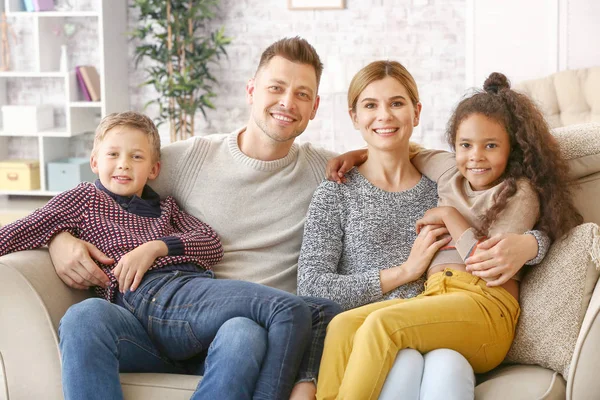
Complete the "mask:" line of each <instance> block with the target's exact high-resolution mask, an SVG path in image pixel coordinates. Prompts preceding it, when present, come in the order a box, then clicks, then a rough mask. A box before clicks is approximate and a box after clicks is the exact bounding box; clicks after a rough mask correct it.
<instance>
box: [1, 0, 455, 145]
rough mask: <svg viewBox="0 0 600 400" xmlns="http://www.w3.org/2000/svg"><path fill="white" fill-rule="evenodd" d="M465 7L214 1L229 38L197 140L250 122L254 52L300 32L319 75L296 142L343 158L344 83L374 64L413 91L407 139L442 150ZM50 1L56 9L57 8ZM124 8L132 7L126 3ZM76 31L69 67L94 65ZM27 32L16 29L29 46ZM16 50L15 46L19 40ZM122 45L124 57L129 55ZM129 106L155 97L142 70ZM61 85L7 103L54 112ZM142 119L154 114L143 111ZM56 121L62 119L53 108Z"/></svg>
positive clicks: (89, 31)
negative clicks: (418, 106) (402, 73)
mask: <svg viewBox="0 0 600 400" xmlns="http://www.w3.org/2000/svg"><path fill="white" fill-rule="evenodd" d="M69 1H70V3H71V5H72V6H73V7H74V8H77V9H82V8H84V9H90V8H92V9H93V8H94V3H95V2H96V1H97V0H69ZM465 2H466V0H372V1H368V0H346V9H344V10H323V11H297V10H294V11H292V10H288V8H287V1H286V0H222V1H221V13H220V16H219V19H218V20H217V21H214V24H213V26H214V27H217V26H220V25H224V26H225V27H226V34H227V35H229V36H232V37H233V38H234V40H233V42H232V44H231V45H229V46H228V47H227V51H228V54H229V57H228V58H227V59H224V60H223V61H222V62H221V66H220V68H219V67H217V68H215V69H214V73H215V75H216V77H217V79H218V80H219V85H218V87H217V88H216V92H217V94H218V97H217V98H216V101H215V105H216V106H217V109H216V110H209V111H208V120H206V121H205V120H204V119H203V117H202V114H201V113H198V115H197V121H196V126H197V133H196V134H210V133H219V132H229V131H232V130H233V129H235V128H237V127H239V126H242V125H243V124H245V123H246V121H247V118H248V108H247V105H246V102H245V96H244V89H245V85H246V81H247V80H248V79H249V78H251V77H252V76H253V75H254V72H255V69H256V64H257V62H258V60H259V58H260V54H261V53H262V51H263V50H264V48H265V47H266V46H268V45H269V44H271V43H272V42H274V41H275V40H277V39H280V38H282V37H285V36H295V35H300V36H302V37H304V38H306V39H307V40H308V41H309V42H310V43H312V44H313V45H314V46H315V48H316V49H317V51H318V53H319V55H320V56H321V58H322V60H323V62H324V64H325V70H324V73H323V78H322V82H321V88H320V94H321V106H320V108H319V112H318V113H317V117H316V118H315V120H314V121H312V122H311V123H310V124H309V126H308V128H307V130H306V132H305V133H304V134H303V135H302V136H301V137H300V138H299V140H301V141H311V142H314V143H316V144H319V145H321V146H323V147H326V148H329V149H332V150H336V151H345V150H349V149H352V148H356V147H358V146H361V145H362V143H363V142H362V139H361V137H360V133H359V132H358V131H355V130H354V128H353V127H352V125H351V123H350V119H349V117H348V113H347V105H346V90H347V87H348V85H349V83H350V80H351V78H352V76H353V75H354V74H355V73H356V72H357V71H358V70H359V69H360V68H362V67H363V66H365V65H366V64H367V63H369V62H371V61H374V60H378V59H394V60H397V61H400V62H402V63H403V64H404V65H405V66H406V67H407V68H408V70H409V71H411V73H412V74H413V76H414V77H415V79H416V81H417V84H418V86H419V91H420V95H421V102H422V103H423V113H422V118H421V125H420V126H419V127H418V128H417V129H416V130H415V133H414V136H413V138H414V139H415V140H416V141H419V142H421V143H423V144H425V145H426V146H431V147H442V148H443V147H446V146H445V143H444V142H443V139H442V136H443V133H444V129H445V124H446V121H447V119H448V117H449V115H450V112H451V110H452V107H453V106H454V105H455V104H456V102H457V101H458V100H459V99H460V97H461V96H462V94H463V92H464V81H465V9H466V4H465ZM64 3H65V0H58V1H57V4H64ZM129 3H130V4H131V3H132V2H131V0H129ZM128 21H129V29H128V30H132V29H133V27H134V26H135V24H136V22H137V16H136V13H135V10H132V9H130V10H129V16H128ZM70 22H72V23H74V24H75V25H76V27H77V32H76V34H75V35H74V36H73V37H72V39H71V40H70V41H69V52H70V63H69V64H70V65H69V66H70V68H73V67H74V66H75V65H78V64H96V63H97V61H98V60H96V59H88V56H89V55H90V54H93V53H94V51H93V48H94V46H97V39H96V36H95V29H96V27H95V26H89V25H88V24H87V23H84V22H85V21H81V20H73V21H70ZM29 29H30V27H27V26H15V30H16V31H17V34H18V35H19V36H20V37H22V38H23V40H24V41H26V40H27V37H28V35H30V33H28V32H30V31H29ZM21 43H23V42H21ZM134 46H135V43H134V42H130V45H129V55H130V57H131V58H132V56H133V53H134ZM29 57H30V55H29V52H27V51H26V46H25V45H20V46H16V48H15V52H14V69H16V68H17V67H18V68H22V67H23V68H25V67H27V66H28V65H29V64H31V59H30V58H29ZM130 65H131V67H130V71H129V80H130V87H129V89H130V104H131V108H132V109H135V110H142V108H143V105H144V104H145V103H146V102H147V101H148V100H149V99H151V98H152V97H153V96H154V95H155V93H153V89H151V88H150V87H139V84H140V83H141V82H142V81H143V80H144V73H143V67H144V66H143V65H140V66H139V67H138V68H137V69H135V68H134V65H133V62H132V63H130ZM59 83H60V82H58V83H57V82H54V81H53V80H48V79H45V80H31V81H27V82H25V81H15V83H11V84H10V85H9V100H10V102H11V103H13V104H19V103H21V104H24V103H28V102H31V101H35V102H38V101H39V102H41V101H43V102H47V103H49V104H56V107H59V105H60V102H61V99H60V98H58V97H57V95H56V93H59V92H60V90H62V89H61V88H58V87H57V85H58V84H59ZM146 111H147V113H148V114H149V115H150V116H153V115H155V114H156V110H153V109H151V108H150V109H148V110H146ZM56 117H57V119H58V120H59V121H60V119H61V118H62V119H63V120H64V113H62V112H61V111H60V110H57V112H56ZM166 131H167V127H166V126H163V127H161V132H164V134H163V136H162V137H163V142H164V143H167V142H168V140H169V139H168V135H167V134H166ZM30 143H33V141H27V140H22V139H19V138H15V139H12V140H11V141H10V143H9V146H10V148H11V149H12V151H11V154H14V155H19V154H22V155H23V156H25V155H28V156H31V155H35V154H36V153H37V148H35V146H33V145H31V144H30ZM71 147H72V152H73V155H77V156H85V155H86V154H87V152H88V151H89V149H90V148H91V135H85V136H84V137H81V138H76V139H73V140H72V146H71Z"/></svg>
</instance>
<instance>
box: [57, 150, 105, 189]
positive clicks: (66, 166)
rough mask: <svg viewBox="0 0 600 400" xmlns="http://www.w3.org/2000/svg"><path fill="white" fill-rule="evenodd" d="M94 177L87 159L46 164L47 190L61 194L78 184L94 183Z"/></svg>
mask: <svg viewBox="0 0 600 400" xmlns="http://www.w3.org/2000/svg"><path fill="white" fill-rule="evenodd" d="M95 179H96V175H95V174H94V173H93V172H92V169H91V168H90V160H89V159H87V158H76V157H74V158H66V159H64V160H57V161H52V162H49V163H48V190H50V191H53V192H62V191H65V190H69V189H72V188H74V187H75V186H77V185H78V184H79V183H80V182H94V180H95Z"/></svg>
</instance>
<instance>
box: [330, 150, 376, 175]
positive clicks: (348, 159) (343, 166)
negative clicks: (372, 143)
mask: <svg viewBox="0 0 600 400" xmlns="http://www.w3.org/2000/svg"><path fill="white" fill-rule="evenodd" d="M367 157H368V152H367V150H366V149H362V150H354V151H349V152H348V153H344V154H342V155H339V156H337V157H334V158H332V159H331V160H329V161H328V162H327V168H326V171H325V178H327V179H328V180H330V181H333V182H337V183H345V182H346V178H345V177H344V175H345V174H346V173H347V172H348V171H350V170H351V169H352V168H354V167H357V166H359V165H361V164H362V163H364V162H365V161H367Z"/></svg>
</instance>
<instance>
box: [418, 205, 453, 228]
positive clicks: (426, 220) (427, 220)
mask: <svg viewBox="0 0 600 400" xmlns="http://www.w3.org/2000/svg"><path fill="white" fill-rule="evenodd" d="M450 208H452V207H435V208H430V209H429V210H427V211H425V214H423V217H422V218H421V219H419V220H417V222H416V224H415V229H416V230H417V233H420V232H421V229H423V227H424V226H425V225H441V226H445V225H446V224H445V223H444V218H445V217H446V215H447V213H448V212H450V210H449V209H450Z"/></svg>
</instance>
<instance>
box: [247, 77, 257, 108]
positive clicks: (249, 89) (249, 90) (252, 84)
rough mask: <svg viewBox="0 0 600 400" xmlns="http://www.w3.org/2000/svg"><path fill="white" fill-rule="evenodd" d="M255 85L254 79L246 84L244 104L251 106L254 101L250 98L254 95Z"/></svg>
mask: <svg viewBox="0 0 600 400" xmlns="http://www.w3.org/2000/svg"><path fill="white" fill-rule="evenodd" d="M255 85H256V80H255V79H254V78H252V79H248V83H246V102H247V103H248V104H252V102H253V101H254V99H253V97H252V96H253V95H254V89H255Z"/></svg>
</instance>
